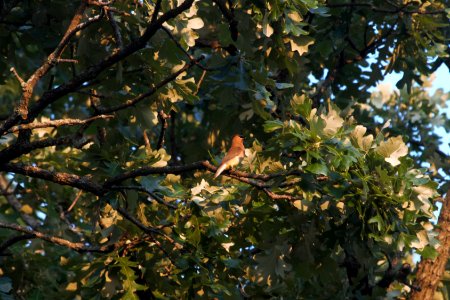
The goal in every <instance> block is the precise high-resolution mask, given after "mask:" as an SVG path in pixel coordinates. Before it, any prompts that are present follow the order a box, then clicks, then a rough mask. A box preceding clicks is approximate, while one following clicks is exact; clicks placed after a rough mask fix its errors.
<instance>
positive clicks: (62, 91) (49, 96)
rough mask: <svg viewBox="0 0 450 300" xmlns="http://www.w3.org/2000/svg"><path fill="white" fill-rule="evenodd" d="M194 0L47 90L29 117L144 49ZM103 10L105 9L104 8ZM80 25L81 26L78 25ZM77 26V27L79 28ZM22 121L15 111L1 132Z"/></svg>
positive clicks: (180, 6) (4, 123)
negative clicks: (73, 75)
mask: <svg viewBox="0 0 450 300" xmlns="http://www.w3.org/2000/svg"><path fill="white" fill-rule="evenodd" d="M193 2H194V0H186V1H184V2H183V3H182V4H181V5H179V6H177V7H175V8H173V9H171V10H169V11H167V12H166V13H165V14H163V15H162V16H161V17H160V18H158V19H157V20H155V22H153V23H151V24H149V25H148V26H147V28H146V30H145V32H144V33H143V34H142V35H141V36H140V37H139V38H138V39H136V40H134V41H132V42H130V43H129V44H128V45H127V46H125V47H124V48H123V49H122V50H120V51H117V52H116V53H113V54H111V55H110V56H108V57H106V58H105V59H103V60H102V61H100V62H99V63H97V64H96V65H94V66H92V67H90V68H88V69H87V70H85V71H84V72H82V73H80V74H78V75H77V76H76V77H74V78H73V79H72V80H70V81H69V82H67V83H65V84H62V85H60V86H59V87H57V88H54V89H52V90H51V91H47V92H45V93H44V94H43V95H42V97H41V98H40V99H39V101H38V102H37V103H36V105H34V106H33V107H32V108H31V109H30V110H29V111H28V113H29V119H33V118H35V117H36V116H37V115H38V114H39V113H40V112H41V111H42V110H44V109H45V108H46V107H47V106H48V105H50V104H52V103H53V102H55V101H56V100H58V99H60V98H61V97H63V96H65V95H67V94H68V93H70V92H73V91H76V90H77V89H78V88H79V87H81V86H82V85H83V84H84V83H85V82H88V81H89V80H91V79H93V78H95V77H97V76H98V75H99V74H100V73H101V72H102V71H104V70H105V69H107V68H109V67H110V66H112V65H114V64H116V63H117V62H119V61H121V60H123V59H124V58H126V57H128V56H129V55H131V54H133V53H135V52H136V51H138V50H140V49H142V48H143V47H145V45H146V44H147V41H148V40H149V39H150V38H151V37H153V35H154V34H155V33H156V32H157V31H158V29H160V28H161V26H162V24H164V22H167V21H168V20H170V19H172V18H174V17H176V16H178V15H179V14H180V13H182V12H183V11H185V10H187V9H189V8H190V7H191V6H192V4H193ZM102 11H103V10H102ZM78 27H80V26H78ZM78 27H77V28H78ZM19 121H20V115H19V114H17V113H15V114H13V115H11V116H10V117H9V118H8V119H6V120H5V121H4V122H3V123H2V124H1V125H0V134H3V133H4V132H5V131H7V130H8V129H9V128H11V127H12V126H14V125H16V124H17V123H18V122H19Z"/></svg>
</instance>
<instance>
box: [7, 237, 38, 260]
mask: <svg viewBox="0 0 450 300" xmlns="http://www.w3.org/2000/svg"><path fill="white" fill-rule="evenodd" d="M35 238H36V236H35V235H34V234H21V235H16V236H14V237H12V238H10V239H8V240H6V241H4V242H3V243H2V244H1V245H0V256H4V255H8V254H5V253H4V252H5V250H6V249H8V248H9V247H11V246H12V245H14V244H15V243H18V242H20V241H23V240H30V239H35Z"/></svg>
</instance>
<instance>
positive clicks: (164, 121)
mask: <svg viewBox="0 0 450 300" xmlns="http://www.w3.org/2000/svg"><path fill="white" fill-rule="evenodd" d="M169 118H170V115H168V114H166V113H165V112H164V111H163V110H160V111H159V113H158V120H159V122H160V123H161V131H160V133H159V138H158V143H157V144H156V150H159V149H161V148H162V147H163V145H164V137H165V134H166V129H167V126H168V125H169V124H168V123H167V119H169Z"/></svg>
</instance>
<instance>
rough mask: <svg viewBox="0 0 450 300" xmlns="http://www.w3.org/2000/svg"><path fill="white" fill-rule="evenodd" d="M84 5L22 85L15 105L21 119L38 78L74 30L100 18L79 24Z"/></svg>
mask: <svg viewBox="0 0 450 300" xmlns="http://www.w3.org/2000/svg"><path fill="white" fill-rule="evenodd" d="M86 7H87V1H81V4H80V6H79V7H78V9H77V11H76V12H75V15H74V17H73V18H72V21H71V22H70V25H69V28H67V30H66V32H65V34H64V36H63V37H62V39H61V41H60V42H59V44H58V46H56V49H55V50H54V51H53V52H52V53H51V54H50V55H49V56H48V57H47V60H46V61H45V62H44V63H43V64H42V66H41V67H39V68H38V69H37V70H36V71H35V72H34V73H33V75H31V76H30V78H28V80H27V82H26V83H25V84H23V85H22V89H23V94H22V99H21V100H20V103H19V106H18V107H17V112H18V113H19V114H20V115H21V116H22V118H23V119H26V118H27V116H28V102H29V100H30V99H31V96H32V95H33V91H34V87H35V86H36V84H37V83H38V82H39V80H40V79H41V78H42V77H43V76H44V75H45V74H47V72H48V71H49V70H50V69H51V68H52V67H53V66H54V65H55V64H56V63H57V60H58V59H59V58H60V56H61V54H62V52H63V50H64V48H65V47H66V45H67V43H68V42H69V40H70V38H71V37H72V36H73V35H74V34H75V33H76V32H78V31H80V30H81V29H83V28H85V27H86V26H87V25H89V24H92V23H93V22H95V21H98V20H100V17H99V18H96V19H91V20H89V21H88V22H86V23H84V26H79V25H80V22H81V19H82V18H83V14H84V11H85V9H86Z"/></svg>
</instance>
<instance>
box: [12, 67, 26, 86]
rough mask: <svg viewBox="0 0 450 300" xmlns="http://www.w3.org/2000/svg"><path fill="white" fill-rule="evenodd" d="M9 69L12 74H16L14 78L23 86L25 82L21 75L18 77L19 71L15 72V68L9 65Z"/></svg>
mask: <svg viewBox="0 0 450 300" xmlns="http://www.w3.org/2000/svg"><path fill="white" fill-rule="evenodd" d="M9 70H10V71H11V72H12V73H13V74H14V76H16V78H17V80H18V81H19V83H20V85H21V86H22V87H24V86H25V84H26V83H25V81H24V80H23V79H22V77H20V75H19V73H17V71H16V68H14V67H11V69H9Z"/></svg>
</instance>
